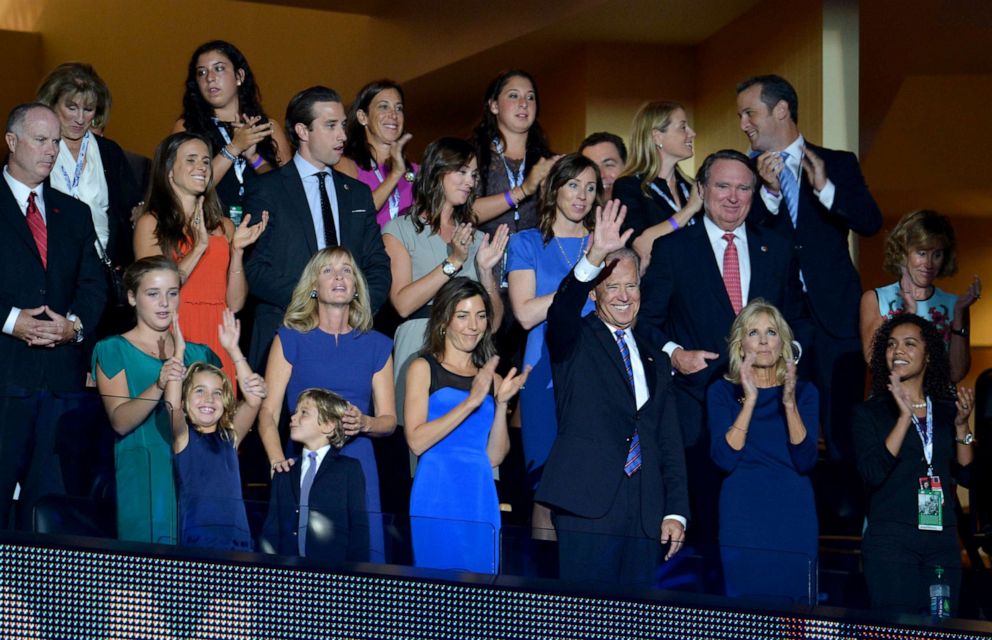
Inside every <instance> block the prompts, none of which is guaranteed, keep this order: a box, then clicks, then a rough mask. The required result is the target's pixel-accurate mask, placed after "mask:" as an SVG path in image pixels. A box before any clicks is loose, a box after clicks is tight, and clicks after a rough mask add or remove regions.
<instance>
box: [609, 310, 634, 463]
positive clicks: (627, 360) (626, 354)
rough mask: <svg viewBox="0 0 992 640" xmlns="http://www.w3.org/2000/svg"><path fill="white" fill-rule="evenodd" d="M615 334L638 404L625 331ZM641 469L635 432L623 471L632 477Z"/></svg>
mask: <svg viewBox="0 0 992 640" xmlns="http://www.w3.org/2000/svg"><path fill="white" fill-rule="evenodd" d="M614 334H615V335H616V337H617V346H618V347H620V357H622V358H623V366H624V368H625V369H626V370H627V382H628V383H629V384H630V390H631V392H634V398H635V400H634V402H637V400H636V398H637V394H636V392H635V389H634V367H633V366H632V365H631V364H630V348H628V347H627V341H626V340H625V339H624V337H623V334H624V330H623V329H617V330H616V331H614ZM640 468H641V438H640V436H638V434H637V431H636V430H635V431H634V437H633V438H631V439H630V449H628V450H627V461H626V462H624V463H623V471H624V473H626V474H627V475H628V476H632V475H634V473H636V472H637V470H638V469H640Z"/></svg>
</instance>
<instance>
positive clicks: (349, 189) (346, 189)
mask: <svg viewBox="0 0 992 640" xmlns="http://www.w3.org/2000/svg"><path fill="white" fill-rule="evenodd" d="M344 190H345V191H351V187H349V186H348V185H347V183H346V184H345V185H344Z"/></svg>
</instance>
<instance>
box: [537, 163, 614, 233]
mask: <svg viewBox="0 0 992 640" xmlns="http://www.w3.org/2000/svg"><path fill="white" fill-rule="evenodd" d="M586 169H592V170H593V173H594V174H595V175H596V201H595V202H593V203H592V207H590V208H589V213H587V214H586V217H585V218H583V219H582V226H583V227H585V228H586V230H588V231H590V232H591V231H592V230H593V227H595V226H596V207H597V206H602V204H603V179H602V178H601V177H600V175H599V167H598V166H596V163H595V162H593V161H592V160H590V159H589V158H587V157H585V156H583V155H579V154H577V153H570V154H568V155H565V156H562V157H560V158H558V161H557V162H555V163H554V165H552V167H551V171H549V172H548V177H547V179H546V180H545V181H544V187H543V188H542V189H541V196H540V199H539V200H538V201H537V217H538V219H537V228H538V229H540V230H541V237H542V238H543V239H544V244H548V243H549V242H551V238H553V237H554V235H555V233H554V230H553V227H554V224H555V218H556V217H558V190H559V189H561V188H562V187H563V186H564V185H565V183H566V182H568V181H569V180H571V179H572V178H575V177H576V176H578V175H579V174H580V173H582V172H583V171H585V170H586Z"/></svg>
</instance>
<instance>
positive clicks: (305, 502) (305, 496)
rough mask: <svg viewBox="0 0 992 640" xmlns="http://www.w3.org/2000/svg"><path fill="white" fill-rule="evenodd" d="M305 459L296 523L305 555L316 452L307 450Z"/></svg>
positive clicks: (301, 550) (315, 472) (301, 551)
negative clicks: (298, 516)
mask: <svg viewBox="0 0 992 640" xmlns="http://www.w3.org/2000/svg"><path fill="white" fill-rule="evenodd" d="M307 460H308V461H309V462H310V466H308V467H307V472H306V473H305V474H303V484H302V485H301V486H300V521H299V523H298V527H299V535H298V536H297V537H298V539H299V540H298V541H299V548H300V555H301V556H305V555H307V554H306V549H307V524H308V523H309V521H310V488H311V487H312V486H313V477H314V476H315V475H317V452H316V451H309V452H307Z"/></svg>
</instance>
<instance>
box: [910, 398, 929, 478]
mask: <svg viewBox="0 0 992 640" xmlns="http://www.w3.org/2000/svg"><path fill="white" fill-rule="evenodd" d="M912 420H913V426H914V427H916V433H917V434H919V436H920V440H921V441H922V442H923V457H924V458H926V461H927V475H931V476H932V475H933V403H932V402H930V396H927V418H926V420H927V422H926V430H925V431H924V427H923V425H922V424H920V419H919V418H918V417H916V414H915V413H914V414H913V416H912Z"/></svg>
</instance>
